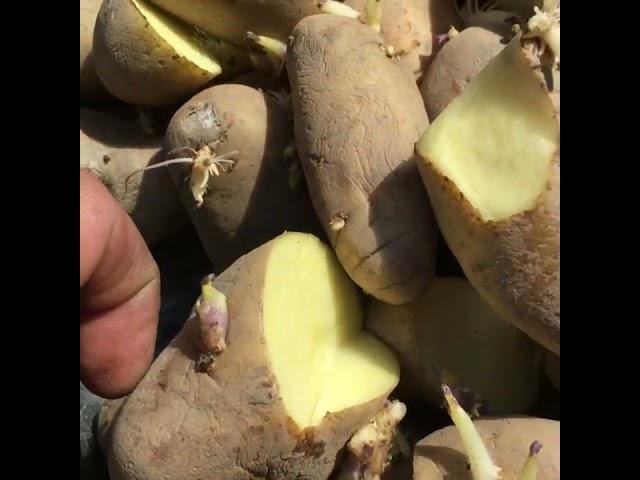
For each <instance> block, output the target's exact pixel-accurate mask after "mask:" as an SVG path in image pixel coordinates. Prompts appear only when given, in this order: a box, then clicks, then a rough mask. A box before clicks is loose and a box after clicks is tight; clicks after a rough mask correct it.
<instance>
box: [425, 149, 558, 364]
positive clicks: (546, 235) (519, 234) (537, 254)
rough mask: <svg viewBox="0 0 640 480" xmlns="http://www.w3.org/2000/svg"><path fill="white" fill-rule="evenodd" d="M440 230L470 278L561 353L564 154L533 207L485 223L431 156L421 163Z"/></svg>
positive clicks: (489, 299) (533, 334) (504, 311)
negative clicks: (561, 180)
mask: <svg viewBox="0 0 640 480" xmlns="http://www.w3.org/2000/svg"><path fill="white" fill-rule="evenodd" d="M419 166H420V172H421V174H422V178H423V180H424V183H425V185H426V187H427V191H428V192H429V197H430V198H431V203H432V205H433V208H434V211H435V214H436V218H437V219H438V225H439V226H440V230H441V231H442V234H443V235H444V238H445V239H446V241H447V244H448V245H449V247H450V248H451V250H452V251H453V252H454V254H455V255H456V258H457V259H458V261H459V262H460V265H461V266H462V268H463V270H464V272H465V275H466V276H467V278H468V279H469V282H471V284H472V285H473V286H474V287H475V288H476V290H478V292H480V294H481V295H482V296H483V297H484V298H485V300H486V301H487V302H488V303H489V304H490V305H492V306H493V308H494V309H495V310H496V311H497V312H498V313H499V314H501V315H502V316H503V318H505V319H507V320H509V321H510V322H512V323H513V324H514V325H515V326H516V327H518V328H520V329H521V330H522V331H523V332H524V333H526V334H527V335H529V336H530V337H531V338H532V339H533V340H535V341H537V342H538V343H540V344H541V345H542V346H544V347H546V348H547V349H548V350H551V351H552V352H554V353H555V354H556V355H560V153H559V152H558V154H557V155H556V156H555V157H554V159H553V161H552V162H551V164H550V166H549V169H550V172H549V177H548V182H547V186H546V188H545V189H544V191H543V193H542V194H541V195H540V197H539V198H538V201H537V203H536V205H535V207H533V208H532V209H531V210H529V211H526V212H523V213H520V214H517V215H514V216H512V217H511V218H509V219H507V220H503V221H498V222H484V221H483V220H482V219H481V217H480V215H479V213H478V212H477V210H476V209H475V208H474V207H473V206H472V205H471V203H469V201H468V200H467V199H466V198H464V196H463V194H462V193H461V192H460V191H459V190H458V188H457V187H456V186H455V184H454V183H453V182H451V181H450V180H449V179H448V178H446V177H443V176H442V174H441V173H440V172H438V171H437V170H436V169H435V168H433V166H432V165H431V163H430V162H429V159H425V161H421V162H419Z"/></svg>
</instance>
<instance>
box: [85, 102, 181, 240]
mask: <svg viewBox="0 0 640 480" xmlns="http://www.w3.org/2000/svg"><path fill="white" fill-rule="evenodd" d="M161 149H162V137H149V136H147V135H144V134H143V133H142V132H141V131H140V129H139V128H138V127H137V125H135V124H134V123H131V122H127V121H126V120H123V119H120V118H118V117H115V116H112V115H107V114H104V113H100V112H95V111H92V110H87V109H80V168H87V169H89V170H90V171H92V172H93V173H94V174H95V175H97V176H98V177H99V178H100V180H102V182H103V183H104V184H105V185H106V186H107V188H108V189H109V190H110V191H111V193H112V194H113V196H114V197H115V198H116V199H117V200H118V202H120V204H121V205H122V207H123V208H124V209H125V210H126V211H127V212H128V213H129V215H131V218H132V219H133V221H134V222H135V224H136V226H137V227H138V229H139V230H140V233H141V234H142V236H143V238H144V239H145V241H146V243H147V244H148V245H151V246H153V245H156V244H158V243H159V242H161V241H162V240H165V239H167V238H169V237H171V236H172V235H174V234H176V233H178V232H179V231H180V230H182V229H183V228H185V227H186V226H187V224H188V222H189V219H188V216H187V214H186V212H185V210H184V207H183V206H182V203H181V202H180V199H179V198H178V195H177V194H176V190H175V188H174V186H173V184H172V182H171V179H170V178H169V174H168V173H167V172H166V171H163V170H153V171H148V172H145V173H141V174H136V175H133V176H131V178H130V180H129V182H128V183H126V184H125V182H126V180H127V178H128V177H129V176H130V175H131V174H133V173H135V172H137V171H138V170H141V169H143V168H145V167H146V166H148V165H151V164H154V163H156V162H158V161H160V160H162V157H163V155H162V153H161Z"/></svg>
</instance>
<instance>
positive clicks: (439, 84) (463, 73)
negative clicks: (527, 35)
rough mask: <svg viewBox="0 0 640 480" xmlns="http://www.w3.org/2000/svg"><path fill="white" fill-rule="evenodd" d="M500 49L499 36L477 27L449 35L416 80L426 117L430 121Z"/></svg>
mask: <svg viewBox="0 0 640 480" xmlns="http://www.w3.org/2000/svg"><path fill="white" fill-rule="evenodd" d="M503 48H504V43H503V40H502V37H500V36H499V35H497V34H495V33H493V32H491V31H489V30H485V29H484V28H480V27H471V28H466V29H465V30H463V31H462V32H460V33H459V34H457V35H455V36H454V37H453V38H451V39H450V40H449V41H448V42H447V43H446V45H445V46H444V47H442V50H440V52H438V54H437V55H436V57H435V58H434V60H433V61H432V62H431V64H430V65H429V68H428V69H427V72H426V73H425V75H424V78H423V79H422V82H421V83H420V92H421V93H422V99H423V100H424V104H425V106H426V107H427V114H428V115H429V120H431V121H432V122H433V121H434V120H435V119H436V117H437V116H438V115H440V112H442V110H444V109H445V108H446V107H447V105H449V103H451V101H452V100H453V99H454V98H456V97H457V96H458V95H460V94H461V93H462V92H463V91H464V89H465V88H466V87H467V85H468V84H469V82H470V81H471V80H473V79H474V78H475V77H476V76H477V75H478V73H480V71H481V70H482V69H483V68H484V67H486V66H487V64H488V63H489V61H490V60H491V59H493V58H494V57H495V56H496V55H497V54H498V53H500V52H501V51H502V49H503Z"/></svg>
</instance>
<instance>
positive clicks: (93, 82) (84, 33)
mask: <svg viewBox="0 0 640 480" xmlns="http://www.w3.org/2000/svg"><path fill="white" fill-rule="evenodd" d="M100 5H102V0H80V101H81V102H97V101H100V100H104V99H105V98H108V96H109V95H108V93H107V90H106V89H105V88H104V85H102V82H100V79H99V78H98V75H97V74H96V69H95V66H94V64H93V52H92V48H93V27H94V26H95V24H96V17H97V16H98V11H99V10H100Z"/></svg>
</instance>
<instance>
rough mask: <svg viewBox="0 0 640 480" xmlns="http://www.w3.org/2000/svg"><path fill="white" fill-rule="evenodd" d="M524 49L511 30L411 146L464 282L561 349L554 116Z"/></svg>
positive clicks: (529, 52)
mask: <svg viewBox="0 0 640 480" xmlns="http://www.w3.org/2000/svg"><path fill="white" fill-rule="evenodd" d="M530 47H531V46H530V45H529V44H527V45H526V46H524V47H523V45H522V40H521V37H520V35H518V36H516V38H514V39H513V40H512V41H511V42H510V44H509V45H508V46H507V47H505V49H503V50H502V52H501V53H500V54H499V55H498V56H496V57H495V58H494V59H493V60H492V61H491V62H490V63H489V64H488V65H487V66H486V67H485V68H484V70H482V72H480V74H479V75H478V76H477V77H476V78H475V79H474V80H472V81H471V83H470V84H469V85H468V86H467V88H466V89H465V91H464V92H463V93H462V94H461V95H460V96H459V97H458V98H457V99H455V100H454V101H453V102H452V103H451V104H449V106H448V107H447V108H446V109H445V110H444V111H443V112H442V113H441V114H440V115H439V116H438V118H437V119H436V120H435V121H434V122H433V124H431V126H430V127H429V128H428V129H427V130H426V132H425V133H424V134H423V135H422V137H421V138H420V141H419V142H418V143H417V146H416V150H417V152H418V154H419V155H420V157H421V160H420V161H419V162H418V165H419V167H420V172H421V174H422V177H423V180H424V183H425V185H426V187H427V192H428V193H429V197H430V199H431V202H432V204H433V208H434V210H435V213H436V218H437V220H438V224H439V226H440V229H441V231H442V234H443V236H444V238H445V239H446V241H447V244H448V245H449V247H450V248H451V251H452V252H453V253H454V255H455V256H456V258H457V259H458V261H459V262H460V265H461V266H462V268H463V269H464V272H465V274H466V276H467V278H468V279H469V281H470V282H471V284H472V285H473V286H474V287H475V288H476V289H477V290H478V291H479V292H480V293H481V294H482V296H483V297H484V298H485V299H486V300H487V302H488V303H489V304H490V305H492V307H493V308H494V309H495V310H496V311H497V312H498V313H499V314H500V315H501V316H502V317H503V318H505V319H507V320H509V321H510V322H512V323H513V324H514V325H516V326H517V327H519V328H520V329H521V330H522V331H524V332H525V333H526V334H528V335H529V336H530V337H531V338H533V339H534V340H536V341H537V342H539V343H540V344H541V345H542V346H544V347H546V348H547V349H548V350H551V351H552V352H554V353H555V354H557V355H560V153H559V152H560V123H559V118H558V116H557V114H556V112H555V111H554V106H553V103H552V101H551V100H550V98H549V94H548V86H547V84H546V82H545V80H544V78H543V76H542V73H541V69H540V68H535V66H536V64H538V65H540V64H541V63H540V62H541V59H540V58H538V57H537V56H536V55H535V54H534V53H533V52H532V50H531V49H530ZM542 66H543V67H544V65H542Z"/></svg>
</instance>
